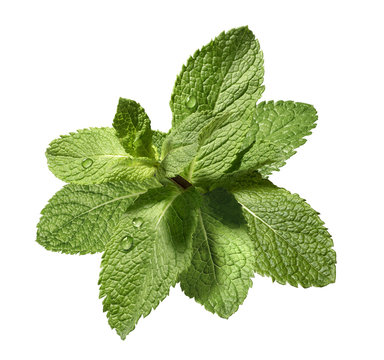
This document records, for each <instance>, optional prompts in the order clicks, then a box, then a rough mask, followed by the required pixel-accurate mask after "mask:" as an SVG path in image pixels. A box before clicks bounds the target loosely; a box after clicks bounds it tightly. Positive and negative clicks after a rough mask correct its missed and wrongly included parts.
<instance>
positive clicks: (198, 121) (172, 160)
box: [161, 109, 252, 186]
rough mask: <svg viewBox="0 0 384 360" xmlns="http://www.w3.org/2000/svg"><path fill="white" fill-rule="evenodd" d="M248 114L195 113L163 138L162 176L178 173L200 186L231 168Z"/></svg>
mask: <svg viewBox="0 0 384 360" xmlns="http://www.w3.org/2000/svg"><path fill="white" fill-rule="evenodd" d="M251 120H252V113H251V111H249V109H247V110H245V111H241V112H238V113H226V112H224V113H221V114H217V115H215V116H212V114H211V113H209V112H208V113H195V114H192V115H190V116H189V117H188V118H187V119H186V120H185V121H184V122H183V123H182V124H180V126H179V127H178V128H177V129H176V130H175V131H172V132H171V134H170V135H169V136H168V137H167V138H166V140H165V143H164V148H163V150H164V151H165V157H164V160H163V162H162V163H161V167H162V168H163V169H164V171H165V174H166V176H168V177H172V176H175V175H182V176H183V177H185V178H186V179H187V180H188V181H190V182H192V183H193V184H194V185H197V186H200V185H201V184H204V183H207V182H208V183H211V182H212V181H216V180H218V179H220V178H221V177H222V176H224V174H225V173H226V172H227V171H228V170H229V169H231V167H232V163H233V162H234V161H235V160H236V159H237V154H238V153H239V152H240V151H241V149H242V146H243V142H244V140H245V138H246V137H247V133H248V131H249V127H250V123H251Z"/></svg>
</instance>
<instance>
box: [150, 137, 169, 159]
mask: <svg viewBox="0 0 384 360" xmlns="http://www.w3.org/2000/svg"><path fill="white" fill-rule="evenodd" d="M166 136H167V134H166V133H164V132H162V131H159V130H152V143H153V146H154V147H155V150H156V159H157V160H160V159H161V148H162V146H163V142H164V140H165V138H166Z"/></svg>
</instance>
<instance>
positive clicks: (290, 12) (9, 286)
mask: <svg viewBox="0 0 384 360" xmlns="http://www.w3.org/2000/svg"><path fill="white" fill-rule="evenodd" d="M381 3H382V2H381V1H368V0H364V1H335V0H333V1H324V0H322V1H292V0H290V1H241V0H235V1H224V0H220V1H209V0H204V1H199V0H193V1H191V0H190V1H174V2H173V1H140V2H139V1H103V2H102V1H96V0H93V1H79V0H77V1H69V0H66V1H52V0H50V1H40V0H34V1H15V0H12V1H11V0H9V1H1V5H0V37H1V47H0V52H1V55H0V62H1V66H0V86H1V89H0V92H1V94H0V120H1V135H0V136H1V138H0V146H1V153H0V154H1V155H0V156H1V160H0V165H1V177H0V179H1V180H0V181H1V194H2V195H1V203H0V210H1V217H0V218H1V227H0V231H1V240H0V241H1V248H0V279H1V281H0V293H1V296H0V302H1V304H0V309H1V310H0V312H1V318H0V326H1V328H0V332H1V334H0V343H1V345H0V357H1V358H2V359H6V360H8V359H39V360H44V359H151V358H154V359H208V358H212V359H263V360H265V359H311V360H313V359H324V358H326V359H383V358H384V351H383V327H384V325H383V324H384V316H383V305H384V297H383V275H384V271H383V264H384V241H383V240H384V236H383V230H382V228H383V226H382V224H383V222H384V219H383V217H384V212H383V203H384V202H383V201H384V198H383V155H384V153H383V145H382V144H383V140H382V139H383V131H384V126H383V120H384V119H383V103H384V91H383V84H384V76H383V66H384V56H383V34H384V26H383V9H382V7H381ZM241 25H249V27H250V28H251V30H253V31H254V33H255V34H256V37H257V38H258V39H259V40H260V44H261V47H262V49H263V52H264V55H265V85H266V91H265V93H264V95H263V98H262V99H263V100H279V99H282V100H295V101H301V102H308V103H311V104H314V105H315V106H316V108H317V110H318V113H319V121H318V127H317V128H316V129H315V130H314V133H313V135H312V136H311V137H310V138H309V141H308V142H307V144H305V145H304V146H303V147H302V148H300V149H299V151H298V154H296V155H295V156H294V157H293V158H291V159H290V160H289V161H288V164H287V165H286V166H285V167H284V168H283V169H282V170H281V171H280V172H279V173H276V174H274V175H273V176H272V180H273V181H274V182H275V183H276V184H277V185H280V186H283V187H285V188H287V189H289V190H291V191H292V192H297V193H299V194H300V195H301V196H302V197H303V198H305V199H307V201H308V202H309V203H310V204H311V205H312V206H313V207H314V208H315V209H317V210H318V211H319V212H320V213H321V217H322V219H323V220H324V221H325V222H326V224H327V226H328V228H329V230H330V232H331V234H332V235H333V238H334V242H335V249H336V251H337V254H338V266H337V282H336V284H333V285H330V286H328V287H325V288H321V289H318V288H313V289H302V288H298V289H296V288H293V287H290V286H282V285H278V284H273V283H272V282H271V280H270V279H269V278H262V277H260V276H256V277H255V279H254V285H253V288H252V289H251V290H250V291H249V295H248V298H247V299H246V301H245V303H244V305H242V306H241V307H240V309H239V311H238V312H237V313H236V314H235V315H233V316H232V317H231V318H230V319H229V320H223V319H220V318H219V317H217V316H215V315H212V314H210V313H208V312H207V311H205V310H204V309H203V308H202V307H201V306H200V305H198V304H196V303H195V302H194V301H193V300H191V299H189V298H187V297H185V296H184V295H183V294H182V292H181V290H180V289H179V287H176V288H175V289H172V290H171V294H170V296H169V297H168V298H167V299H166V300H165V301H164V302H163V303H162V304H161V305H160V306H159V307H158V308H157V309H156V310H155V311H153V312H152V313H151V314H150V316H149V317H147V318H145V319H144V320H141V321H140V322H139V324H138V326H137V328H136V330H135V331H133V332H132V333H131V334H130V335H129V336H128V338H127V340H126V341H121V340H120V338H119V337H118V336H117V335H116V334H115V333H114V331H112V330H111V329H110V328H109V326H108V323H107V320H106V317H105V314H103V313H102V304H101V300H99V299H98V285H97V280H98V273H99V263H100V255H93V256H69V255H60V254H57V253H52V252H48V251H46V250H45V249H44V248H42V247H41V246H39V245H38V244H37V243H36V242H35V232H36V230H35V229H36V223H37V222H38V219H39V213H40V210H41V209H42V208H43V207H44V205H45V204H46V202H47V201H48V199H49V198H50V197H51V196H52V195H53V194H54V193H55V192H56V191H57V190H59V189H60V187H61V186H62V182H61V181H59V180H58V179H56V178H55V177H54V176H53V175H52V174H50V173H49V171H48V168H47V166H46V160H45V156H44V152H45V148H46V146H47V145H48V143H49V142H50V141H51V140H52V139H54V138H55V137H58V136H59V135H61V134H66V133H68V132H70V131H74V130H76V129H81V128H85V127H89V126H94V127H96V126H110V125H111V122H112V119H113V116H114V112H115V109H116V105H117V101H118V98H119V96H122V97H128V98H132V99H134V100H137V101H139V102H140V103H141V104H142V106H143V107H144V108H145V109H146V110H147V112H148V114H149V115H150V117H151V119H152V126H153V128H158V129H161V130H167V129H168V128H169V126H170V123H171V112H170V109H169V105H168V102H169V98H170V94H171V91H172V87H173V83H174V81H175V77H176V74H177V73H178V72H179V71H180V69H181V65H182V64H183V63H184V62H185V61H186V60H187V58H188V57H189V56H190V55H191V54H192V53H193V52H194V51H195V50H196V49H197V48H199V47H201V46H202V45H204V44H205V43H207V42H208V41H209V40H210V39H211V38H213V37H215V36H216V35H218V34H219V33H220V32H221V31H222V30H229V29H231V28H232V27H236V26H241Z"/></svg>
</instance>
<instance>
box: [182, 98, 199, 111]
mask: <svg viewBox="0 0 384 360" xmlns="http://www.w3.org/2000/svg"><path fill="white" fill-rule="evenodd" d="M185 105H186V106H187V108H188V109H191V110H192V109H194V108H195V107H196V105H197V99H196V96H193V95H191V96H189V97H187V100H186V101H185Z"/></svg>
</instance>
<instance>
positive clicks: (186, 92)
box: [170, 27, 264, 128]
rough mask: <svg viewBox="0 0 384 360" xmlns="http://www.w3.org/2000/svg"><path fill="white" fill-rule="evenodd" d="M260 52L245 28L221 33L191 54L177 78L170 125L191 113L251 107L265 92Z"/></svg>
mask: <svg viewBox="0 0 384 360" xmlns="http://www.w3.org/2000/svg"><path fill="white" fill-rule="evenodd" d="M263 75H264V68H263V54H262V52H261V51H260V46H259V42H258V41H257V40H256V39H255V36H254V35H253V33H252V31H250V30H249V29H248V27H240V28H237V29H232V30H230V31H228V32H226V33H225V32H223V33H221V34H220V35H219V36H218V37H217V38H216V39H215V40H213V41H211V42H210V43H209V44H208V45H205V46H204V47H202V49H201V50H198V51H196V52H195V54H194V55H193V56H192V57H190V58H189V59H188V61H187V64H186V65H185V66H183V68H182V70H181V73H180V74H179V76H178V77H177V79H176V83H175V86H174V89H173V93H172V97H171V102H170V106H171V109H172V112H173V120H172V127H173V128H176V127H177V126H179V125H180V124H181V122H182V121H183V120H184V119H185V118H186V117H187V116H188V115H190V114H191V113H193V112H196V111H198V112H200V111H209V110H211V111H213V113H215V114H216V113H219V112H222V111H224V110H226V111H238V110H242V109H244V108H247V107H248V106H250V105H251V106H254V104H256V101H257V100H258V99H259V98H260V96H261V94H262V93H263V91H264V87H263V86H262V83H263Z"/></svg>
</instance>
